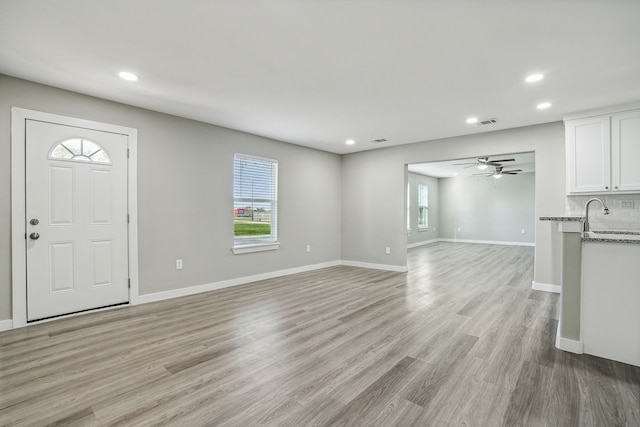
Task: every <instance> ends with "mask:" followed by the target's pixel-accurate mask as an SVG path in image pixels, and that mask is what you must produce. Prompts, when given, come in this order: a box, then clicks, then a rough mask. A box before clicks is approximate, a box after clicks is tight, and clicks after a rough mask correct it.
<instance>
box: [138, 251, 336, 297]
mask: <svg viewBox="0 0 640 427" xmlns="http://www.w3.org/2000/svg"><path fill="white" fill-rule="evenodd" d="M336 265H342V262H341V261H331V262H324V263H321V264H312V265H305V266H302V267H295V268H289V269H286V270H278V271H271V272H269V273H262V274H256V275H253V276H245V277H238V278H237V279H229V280H222V281H220V282H213V283H205V284H204V285H197V286H189V287H188V288H180V289H172V290H170V291H163V292H155V293H152V294H146V295H139V296H138V298H136V300H135V301H132V303H133V304H145V303H148V302H155V301H162V300H166V299H171V298H178V297H184V296H187V295H193V294H199V293H201V292H209V291H215V290H216V289H223V288H229V287H231V286H238V285H244V284H246V283H251V282H257V281H259V280H266V279H273V278H275V277H281V276H288V275H290V274H296V273H304V272H306V271H312V270H318V269H321V268H327V267H335V266H336Z"/></svg>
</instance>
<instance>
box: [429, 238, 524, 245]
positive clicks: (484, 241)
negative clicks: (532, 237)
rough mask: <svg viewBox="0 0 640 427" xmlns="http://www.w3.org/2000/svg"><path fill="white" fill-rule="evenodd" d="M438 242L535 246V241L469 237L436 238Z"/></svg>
mask: <svg viewBox="0 0 640 427" xmlns="http://www.w3.org/2000/svg"><path fill="white" fill-rule="evenodd" d="M437 240H438V241H439V242H451V243H480V244H483V245H506V246H535V245H536V244H535V243H529V242H504V241H501V240H471V239H442V238H440V239H437Z"/></svg>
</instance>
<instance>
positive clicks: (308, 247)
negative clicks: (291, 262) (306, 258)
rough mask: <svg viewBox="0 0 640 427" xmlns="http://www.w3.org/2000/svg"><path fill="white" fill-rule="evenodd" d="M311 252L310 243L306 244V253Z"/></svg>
mask: <svg viewBox="0 0 640 427" xmlns="http://www.w3.org/2000/svg"><path fill="white" fill-rule="evenodd" d="M309 252H311V245H307V253H309Z"/></svg>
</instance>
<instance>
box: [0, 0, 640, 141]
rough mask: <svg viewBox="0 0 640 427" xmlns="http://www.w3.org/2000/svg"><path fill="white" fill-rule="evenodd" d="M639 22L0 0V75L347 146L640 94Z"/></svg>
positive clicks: (619, 2) (464, 0) (191, 1)
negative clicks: (127, 75) (532, 78)
mask: <svg viewBox="0 0 640 427" xmlns="http://www.w3.org/2000/svg"><path fill="white" fill-rule="evenodd" d="M639 21H640V1H638V0H565V1H557V0H538V1H514V0H483V1H477V0H440V1H421V0H349V1H339V0H254V1H239V0H216V1H214V0H209V1H206V0H180V1H177V0H176V1H170V0H103V1H99V0H89V1H88V0H19V1H17V0H0V73H4V74H7V75H11V76H16V77H21V78H24V79H27V80H32V81H36V82H40V83H44V84H48V85H52V86H56V87H60V88H64V89H69V90H73V91H77V92H81V93H86V94H89V95H94V96H98V97H102V98H106V99H111V100H115V101H119V102H123V103H127V104H131V105H136V106H139V107H143V108H149V109H152V110H156V111H161V112H166V113H170V114H175V115H178V116H183V117H187V118H191V119H195V120H200V121H203V122H208V123H213V124H217V125H221V126H225V127H229V128H233V129H238V130H242V131H245V132H250V133H254V134H257V135H262V136H266V137H270V138H275V139H278V140H281V141H286V142H291V143H294V144H299V145H305V146H309V147H315V148H318V149H322V150H327V151H331V152H335V153H348V152H354V151H361V150H367V149H372V148H378V147H381V146H389V145H398V144H406V143H411V142H417V141H424V140H429V139H435V138H441V137H448V136H455V135H465V134H471V133H478V132H485V131H490V130H497V129H505V128H512V127H519V126H525V125H531V124H537V123H544V122H550V121H556V120H561V118H562V116H563V115H564V114H568V113H574V112H577V111H581V110H587V109H592V108H600V107H605V106H610V105H616V104H624V103H630V102H635V101H638V100H640V50H639V47H638V46H639V45H638V40H640V25H638V22H639ZM121 70H129V71H133V72H135V73H137V74H138V75H139V76H140V80H139V81H138V82H136V83H129V82H125V81H123V80H120V79H119V78H118V77H117V73H118V72H119V71H121ZM532 72H542V73H545V74H546V78H545V79H544V80H543V81H541V82H539V83H537V84H534V85H530V84H525V83H524V77H525V76H526V75H527V74H529V73H532ZM541 101H550V102H552V103H553V106H552V107H551V108H550V109H548V110H544V111H539V110H536V108H535V106H536V104H537V103H539V102H541ZM469 116H477V117H479V118H481V119H482V118H498V119H499V123H498V124H495V125H492V126H486V127H482V128H478V127H475V126H472V125H467V124H466V123H465V119H466V118H467V117H469ZM378 138H386V139H387V140H388V142H386V143H382V144H373V143H371V142H370V141H371V140H373V139H378ZM346 139H354V140H355V141H356V144H355V145H353V146H346V145H345V144H344V141H345V140H346Z"/></svg>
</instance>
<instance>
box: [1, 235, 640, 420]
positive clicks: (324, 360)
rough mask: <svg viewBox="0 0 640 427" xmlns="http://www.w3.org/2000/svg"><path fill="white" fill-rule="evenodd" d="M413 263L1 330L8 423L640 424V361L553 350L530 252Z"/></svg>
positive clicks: (447, 250) (471, 251)
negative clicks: (395, 269) (400, 269)
mask: <svg viewBox="0 0 640 427" xmlns="http://www.w3.org/2000/svg"><path fill="white" fill-rule="evenodd" d="M409 266H410V272H409V273H406V274H404V273H391V272H383V271H377V270H369V269H362V268H354V267H344V266H341V267H332V268H327V269H323V270H317V271H313V272H308V273H302V274H296V275H292V276H287V277H282V278H276V279H271V280H265V281H261V282H256V283H252V284H247V285H243V286H237V287H233V288H227V289H222V290H218V291H214V292H209V293H206V294H199V295H194V296H189V297H184V298H178V299H173V300H168V301H162V302H158V303H152V304H145V305H139V306H134V307H123V308H119V309H114V310H110V311H103V312H97V313H92V314H86V315H83V316H79V317H74V318H68V319H61V320H56V321H53V322H49V323H44V324H40V325H37V326H30V327H27V328H22V329H17V330H13V331H6V332H4V333H0V391H1V395H0V425H3V426H5V425H6V426H23V425H28V426H31V425H33V426H44V425H132V426H144V425H158V424H159V425H178V426H200V425H212V426H252V425H264V426H310V425H318V426H325V425H326V426H334V425H345V426H356V425H357V426H360V425H362V426H374V425H379V426H453V425H455V426H483V427H486V426H501V425H504V426H624V425H626V426H639V425H640V368H636V367H632V366H629V365H625V364H622V363H616V362H612V361H608V360H604V359H600V358H597V357H592V356H587V355H575V354H571V353H566V352H562V351H559V350H557V349H556V348H555V347H554V340H555V335H556V328H557V318H558V313H557V307H558V296H557V295H556V294H551V293H545V292H538V291H532V290H531V281H532V278H533V277H532V276H533V248H530V247H514V246H496V245H477V244H459V243H458V244H453V243H436V244H431V245H428V246H423V247H421V248H416V249H412V250H410V251H409Z"/></svg>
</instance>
